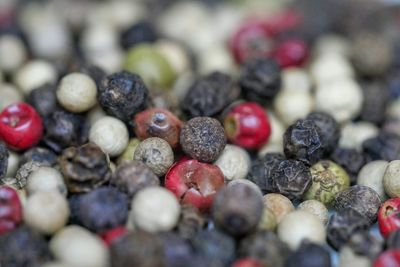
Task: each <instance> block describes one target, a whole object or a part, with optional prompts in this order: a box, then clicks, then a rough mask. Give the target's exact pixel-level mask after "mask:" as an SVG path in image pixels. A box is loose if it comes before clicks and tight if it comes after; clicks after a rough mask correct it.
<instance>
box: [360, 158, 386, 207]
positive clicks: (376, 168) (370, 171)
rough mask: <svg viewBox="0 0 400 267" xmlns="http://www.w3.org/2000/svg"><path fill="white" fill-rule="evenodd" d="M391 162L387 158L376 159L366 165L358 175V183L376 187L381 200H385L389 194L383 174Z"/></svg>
mask: <svg viewBox="0 0 400 267" xmlns="http://www.w3.org/2000/svg"><path fill="white" fill-rule="evenodd" d="M388 164H389V162H388V161H386V160H375V161H371V162H369V163H368V164H366V165H364V166H363V167H362V168H361V170H360V172H359V173H358V177H357V184H359V185H365V186H369V187H371V188H372V189H374V190H375V191H376V192H377V193H378V194H379V197H380V198H381V200H382V201H383V200H385V199H386V198H387V195H386V193H385V189H384V187H383V176H384V175H385V171H386V169H387V167H388Z"/></svg>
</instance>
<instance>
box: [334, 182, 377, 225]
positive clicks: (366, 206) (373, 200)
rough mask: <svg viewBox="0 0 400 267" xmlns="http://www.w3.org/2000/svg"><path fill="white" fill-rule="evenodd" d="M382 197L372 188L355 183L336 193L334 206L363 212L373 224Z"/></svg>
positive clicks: (338, 208)
mask: <svg viewBox="0 0 400 267" xmlns="http://www.w3.org/2000/svg"><path fill="white" fill-rule="evenodd" d="M380 205H381V199H380V198H379V195H378V193H376V192H375V190H373V189H372V188H370V187H368V186H364V185H354V186H352V187H350V188H348V189H345V190H344V191H342V192H340V193H339V194H337V195H336V197H335V201H334V202H333V207H334V208H335V209H336V210H337V211H340V210H345V209H350V208H351V209H354V210H356V211H358V212H360V213H361V214H363V215H364V216H365V217H366V218H367V219H368V220H369V222H370V223H371V224H372V223H374V222H375V221H376V216H377V213H378V209H379V207H380Z"/></svg>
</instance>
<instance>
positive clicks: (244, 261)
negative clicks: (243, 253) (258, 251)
mask: <svg viewBox="0 0 400 267" xmlns="http://www.w3.org/2000/svg"><path fill="white" fill-rule="evenodd" d="M262 266H263V265H262V264H261V263H260V262H258V261H256V260H253V259H251V258H241V259H238V260H236V261H235V262H234V263H233V265H232V267H262Z"/></svg>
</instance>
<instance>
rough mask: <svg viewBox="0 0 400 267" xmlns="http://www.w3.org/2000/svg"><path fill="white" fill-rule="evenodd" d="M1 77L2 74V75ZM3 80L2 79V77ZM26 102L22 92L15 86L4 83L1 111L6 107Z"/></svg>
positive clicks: (0, 101)
mask: <svg viewBox="0 0 400 267" xmlns="http://www.w3.org/2000/svg"><path fill="white" fill-rule="evenodd" d="M0 76H1V74H0ZM0 80H1V77H0ZM23 101H24V96H23V95H22V92H21V91H19V90H18V89H17V88H16V87H15V86H14V85H12V84H7V83H3V84H2V85H1V87H0V111H1V110H3V109H5V108H6V107H8V106H10V105H12V104H16V103H20V102H23Z"/></svg>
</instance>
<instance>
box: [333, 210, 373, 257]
mask: <svg viewBox="0 0 400 267" xmlns="http://www.w3.org/2000/svg"><path fill="white" fill-rule="evenodd" d="M369 225H370V224H369V222H368V219H367V218H366V217H365V216H363V215H362V214H361V213H359V212H358V211H356V210H353V209H351V208H349V209H344V210H341V211H339V212H337V213H335V214H334V215H332V217H331V219H330V220H329V223H328V226H327V239H328V242H329V244H331V246H332V247H333V248H334V249H336V250H339V249H340V248H341V247H342V246H343V245H345V244H346V243H347V242H348V241H349V240H350V238H351V236H352V235H353V234H355V233H357V232H362V231H365V230H367V229H368V227H369Z"/></svg>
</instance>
